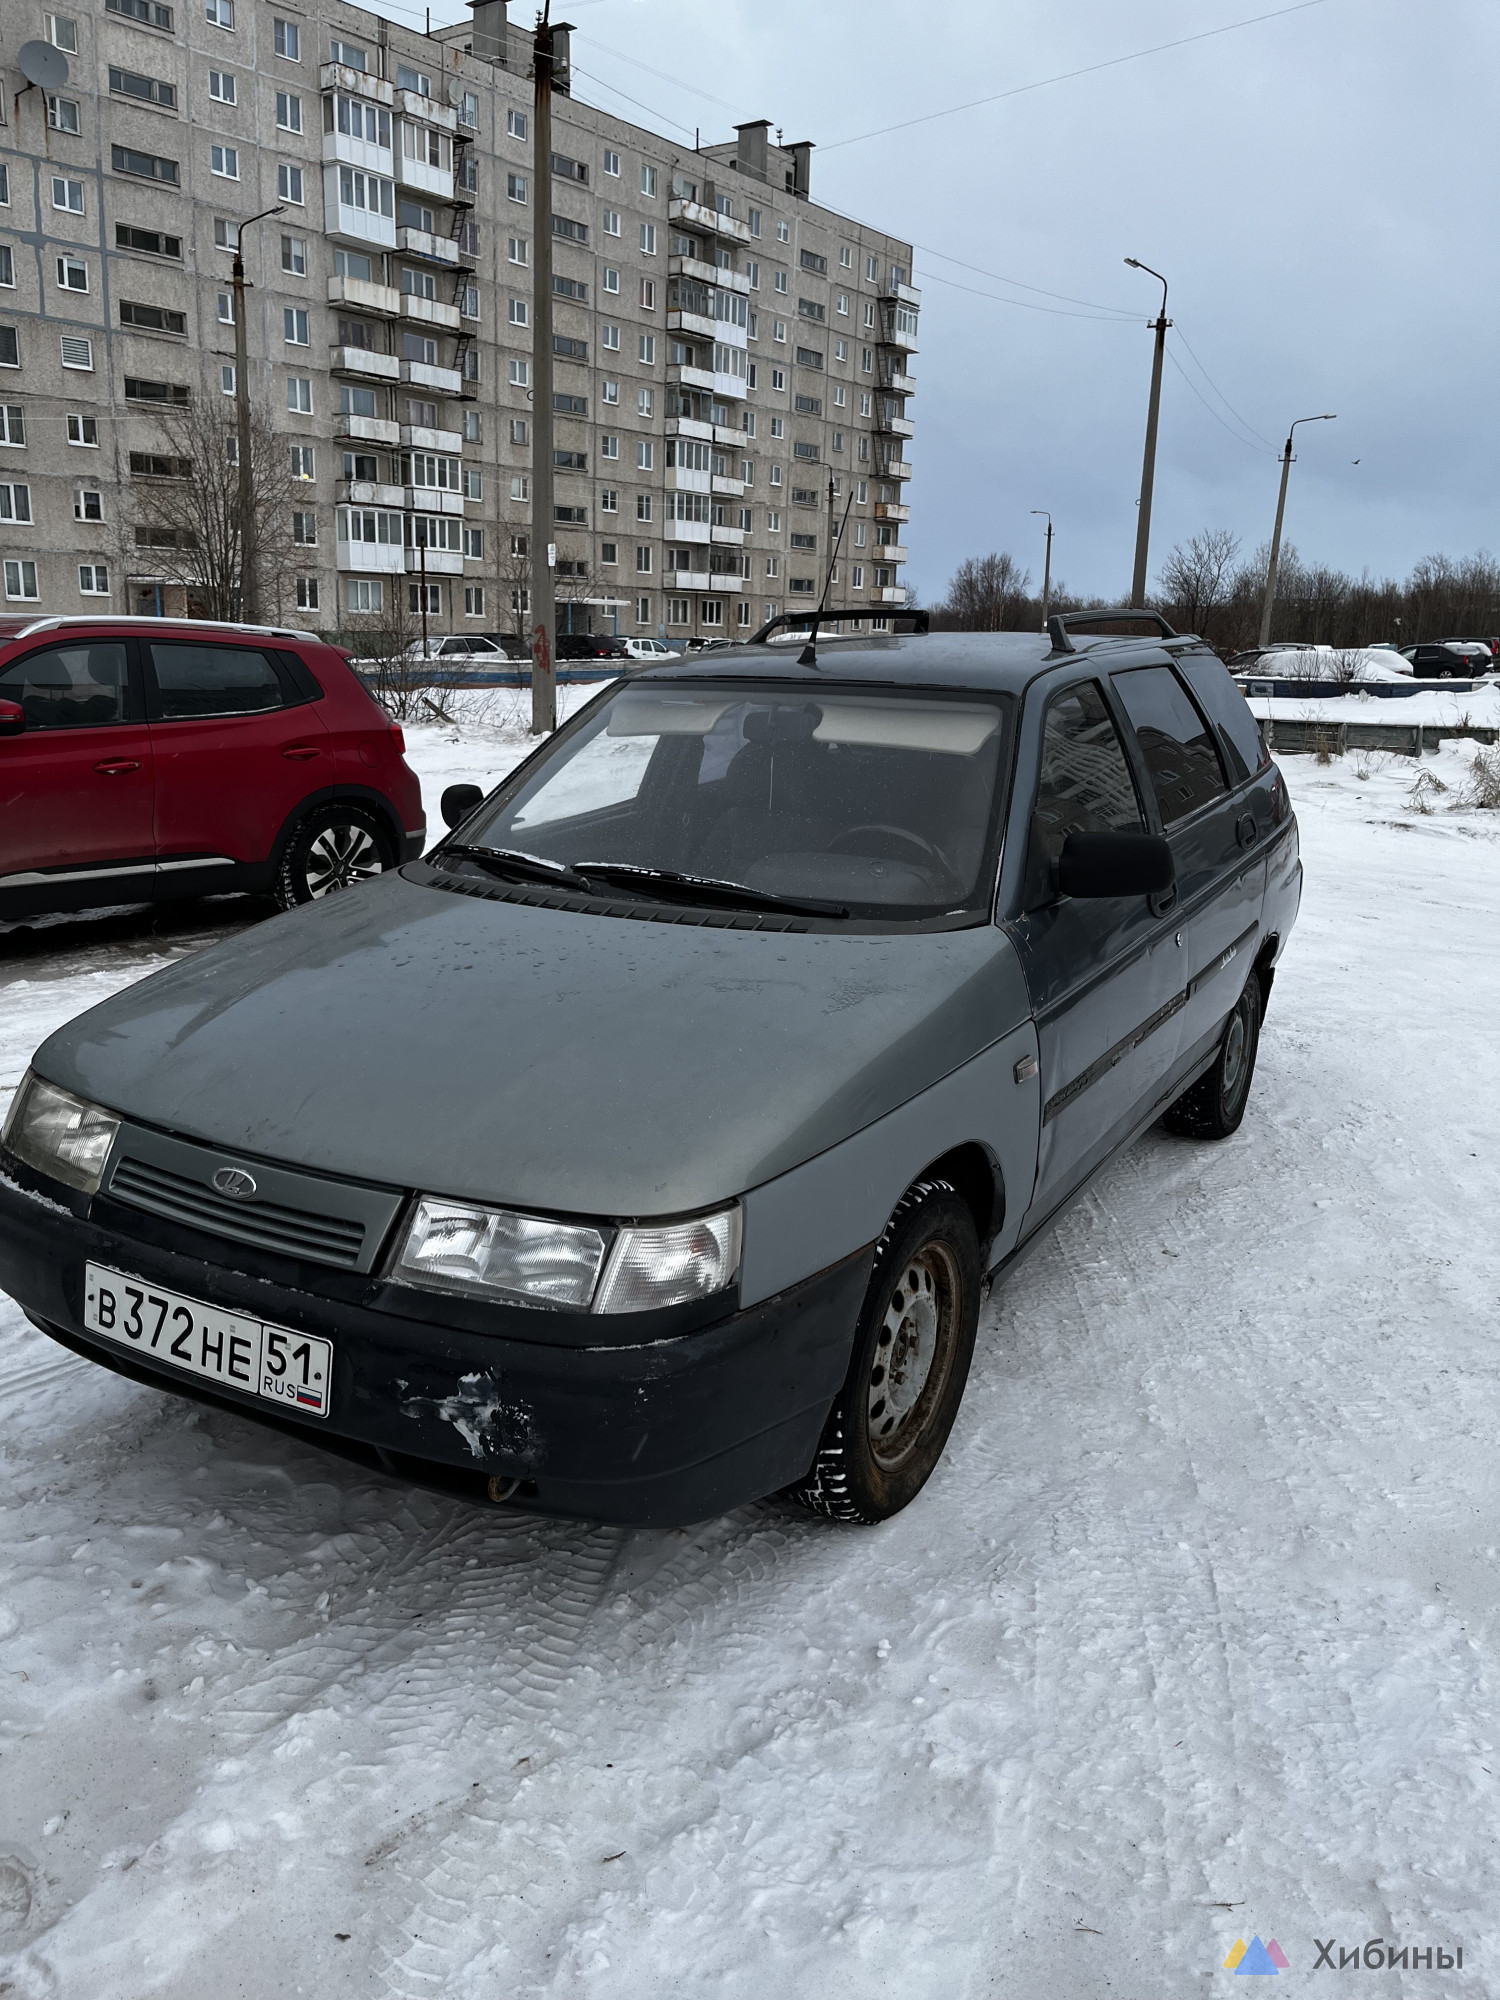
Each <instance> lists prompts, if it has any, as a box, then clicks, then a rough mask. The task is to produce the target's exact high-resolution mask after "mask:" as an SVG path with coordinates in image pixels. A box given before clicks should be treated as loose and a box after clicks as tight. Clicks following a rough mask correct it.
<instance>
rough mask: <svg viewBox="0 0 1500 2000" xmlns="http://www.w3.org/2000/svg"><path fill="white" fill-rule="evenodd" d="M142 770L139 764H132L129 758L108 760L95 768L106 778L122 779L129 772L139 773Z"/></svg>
mask: <svg viewBox="0 0 1500 2000" xmlns="http://www.w3.org/2000/svg"><path fill="white" fill-rule="evenodd" d="M140 768H141V767H140V765H139V763H132V762H131V760H130V759H129V758H128V757H115V758H106V759H105V761H104V762H103V763H102V764H96V765H95V766H94V769H95V770H96V771H98V772H99V774H100V775H101V776H102V777H105V778H121V777H123V776H124V775H125V773H126V772H127V771H138V770H139V769H140Z"/></svg>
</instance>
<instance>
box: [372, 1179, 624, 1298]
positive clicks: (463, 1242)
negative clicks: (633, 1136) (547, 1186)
mask: <svg viewBox="0 0 1500 2000" xmlns="http://www.w3.org/2000/svg"><path fill="white" fill-rule="evenodd" d="M603 1261H604V1238H603V1237H602V1236H601V1235H600V1234H599V1231H598V1230H597V1229H589V1228H587V1227H580V1226H579V1225H577V1224H575V1223H568V1222H548V1221H547V1220H546V1219H545V1217H543V1216H540V1215H517V1214H516V1213H515V1212H514V1211H513V1210H510V1209H504V1208H480V1207H477V1206H475V1205H473V1204H471V1203H469V1202H457V1201H442V1200H439V1199H438V1198H437V1197H436V1196H434V1195H427V1194H424V1195H422V1196H421V1197H420V1198H419V1200H418V1202H417V1208H416V1213H415V1214H414V1215H413V1216H412V1219H411V1225H410V1227H409V1228H408V1229H407V1232H406V1241H405V1242H404V1243H403V1244H402V1245H401V1254H400V1256H399V1257H398V1258H397V1259H396V1264H395V1268H394V1270H393V1271H392V1272H391V1276H392V1278H393V1279H394V1280H395V1281H396V1283H397V1284H406V1285H420V1286H421V1287H422V1288H423V1289H424V1290H426V1291H431V1292H457V1293H460V1294H461V1295H463V1296H464V1297H467V1298H490V1299H504V1300H509V1301H510V1302H511V1303H512V1304H519V1305H548V1306H575V1307H585V1306H587V1304H588V1302H589V1300H590V1298H591V1297H592V1296H593V1291H594V1283H595V1280H596V1279H597V1278H598V1276H599V1266H600V1264H601V1263H603Z"/></svg>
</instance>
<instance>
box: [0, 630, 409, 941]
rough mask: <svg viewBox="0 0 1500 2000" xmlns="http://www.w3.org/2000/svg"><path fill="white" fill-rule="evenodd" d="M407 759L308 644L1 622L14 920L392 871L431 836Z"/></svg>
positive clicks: (291, 896) (3, 862)
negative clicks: (45, 914) (178, 897)
mask: <svg viewBox="0 0 1500 2000" xmlns="http://www.w3.org/2000/svg"><path fill="white" fill-rule="evenodd" d="M405 748H406V745H405V742H404V741H403V739H402V735H401V731H400V730H399V729H398V728H397V727H396V725H395V724H394V723H393V722H391V721H390V720H389V719H388V717H387V716H386V715H385V713H384V711H383V710H382V709H381V708H380V707H378V706H377V704H376V702H375V701H374V699H373V697H372V696H371V695H369V694H368V693H367V692H366V691H365V689H364V687H363V686H362V684H361V683H360V681H359V679H358V677H357V676H356V675H355V673H354V671H353V669H352V668H351V667H350V665H349V663H348V661H347V659H346V658H345V656H344V655H343V654H342V653H339V652H336V651H335V650H334V648H333V647H332V646H329V645H325V644H324V643H323V642H322V641H321V640H319V639H317V638H315V637H314V636H313V635H312V634H311V633H308V632H292V631H281V630H277V629H273V628H272V627H270V626H263V625H215V624H209V623H206V622H201V621H196V620H194V621H189V620H174V619H164V618H107V617H95V618H32V619H23V618H0V919H14V918H17V917H27V916H34V915H37V914H39V913H41V912H42V911H46V910H80V909H88V908H91V907H94V908H97V907H99V906H101V905H104V904H111V903H136V902H147V901H151V900H163V899H166V898H169V897H177V896H202V895H209V894H218V893H222V892H223V891H225V890H248V891H251V892H252V893H255V894H262V895H264V894H266V893H271V894H274V895H275V897H276V898H277V900H278V902H280V903H281V905H282V907H283V908H290V907H291V906H292V905H293V904H294V903H307V902H312V901H314V900H315V899H316V898H318V897H320V896H325V895H327V894H328V893H329V892H330V891H331V890H334V889H343V888H347V887H348V885H349V884H350V883H351V882H358V881H362V880H364V879H365V878H366V877H367V876H371V875H378V874H379V873H380V872H381V870H382V869H385V868H393V867H395V866H396V864H397V863H398V862H401V861H406V860H409V859H411V858H412V857H413V856H415V855H418V854H420V853H421V851H422V848H423V845H424V843H425V839H426V825H425V822H424V820H423V815H422V791H421V787H420V785H419V784H418V782H417V776H416V773H415V772H414V771H413V770H412V769H411V767H410V766H409V765H408V764H407V762H406V759H405V757H404V755H403V754H402V753H403V752H404V750H405Z"/></svg>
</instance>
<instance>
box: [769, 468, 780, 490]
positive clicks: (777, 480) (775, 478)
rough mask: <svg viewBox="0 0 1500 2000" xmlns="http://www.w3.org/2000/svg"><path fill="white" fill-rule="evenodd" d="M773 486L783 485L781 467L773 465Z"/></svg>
mask: <svg viewBox="0 0 1500 2000" xmlns="http://www.w3.org/2000/svg"><path fill="white" fill-rule="evenodd" d="M771 484H772V485H773V486H779V485H780V484H781V467H780V466H779V465H773V466H772V467H771Z"/></svg>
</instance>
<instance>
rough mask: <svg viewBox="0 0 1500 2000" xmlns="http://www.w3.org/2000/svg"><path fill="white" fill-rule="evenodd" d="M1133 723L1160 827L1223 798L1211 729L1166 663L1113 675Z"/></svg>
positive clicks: (1225, 787) (1220, 769) (1221, 773)
mask: <svg viewBox="0 0 1500 2000" xmlns="http://www.w3.org/2000/svg"><path fill="white" fill-rule="evenodd" d="M1114 683H1115V688H1116V691H1117V692H1118V694H1119V696H1120V699H1121V700H1122V701H1123V702H1124V704H1125V713H1126V714H1127V715H1128V716H1129V717H1130V720H1131V722H1132V723H1133V724H1134V726H1135V733H1136V737H1137V739H1138V740H1139V742H1140V746H1141V752H1142V754H1143V755H1144V757H1145V759H1146V769H1147V771H1148V772H1149V773H1150V776H1151V786H1152V789H1153V790H1154V792H1155V793H1156V803H1157V804H1158V806H1160V808H1161V817H1162V824H1163V826H1171V825H1172V824H1173V823H1174V822H1175V821H1177V820H1180V819H1186V818H1187V816H1188V814H1189V813H1193V812H1196V811H1197V810H1198V808H1199V807H1200V806H1205V805H1208V804H1209V803H1210V802H1211V801H1212V800H1214V799H1217V798H1222V797H1223V795H1224V793H1225V792H1227V791H1228V789H1229V786H1228V783H1227V781H1226V779H1225V776H1224V767H1223V765H1222V763H1221V762H1220V761H1219V751H1218V746H1217V745H1216V744H1215V742H1214V737H1213V731H1212V730H1211V729H1210V728H1209V726H1208V724H1207V723H1206V722H1205V721H1204V719H1203V717H1202V716H1201V715H1200V714H1199V712H1198V709H1197V707H1196V705H1195V704H1194V702H1193V701H1192V699H1191V698H1190V696H1189V695H1188V691H1187V689H1186V688H1185V687H1184V686H1183V685H1182V682H1181V681H1180V680H1178V678H1177V676H1176V674H1174V673H1173V671H1172V669H1171V668H1170V667H1137V668H1135V669H1134V670H1133V671H1132V672H1130V673H1125V674H1116V675H1115V676H1114Z"/></svg>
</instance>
